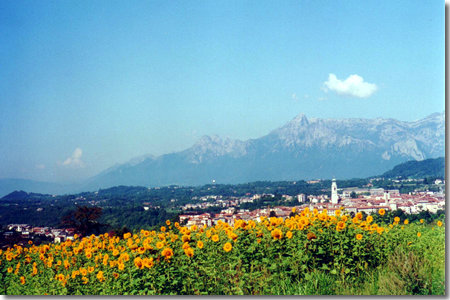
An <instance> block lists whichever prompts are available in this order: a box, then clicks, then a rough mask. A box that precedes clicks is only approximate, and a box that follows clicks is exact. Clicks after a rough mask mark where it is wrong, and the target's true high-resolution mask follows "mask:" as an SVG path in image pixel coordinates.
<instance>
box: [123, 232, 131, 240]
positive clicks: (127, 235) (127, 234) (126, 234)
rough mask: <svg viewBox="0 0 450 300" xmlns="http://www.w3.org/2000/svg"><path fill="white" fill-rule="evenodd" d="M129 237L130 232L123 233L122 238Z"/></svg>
mask: <svg viewBox="0 0 450 300" xmlns="http://www.w3.org/2000/svg"><path fill="white" fill-rule="evenodd" d="M129 237H131V232H127V233H125V234H124V235H123V239H124V240H126V239H128V238H129Z"/></svg>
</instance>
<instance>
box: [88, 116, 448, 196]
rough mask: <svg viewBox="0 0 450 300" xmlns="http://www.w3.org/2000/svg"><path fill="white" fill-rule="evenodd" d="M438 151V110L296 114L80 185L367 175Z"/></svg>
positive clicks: (441, 142) (441, 141)
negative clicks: (406, 117)
mask: <svg viewBox="0 0 450 300" xmlns="http://www.w3.org/2000/svg"><path fill="white" fill-rule="evenodd" d="M444 155H445V116H444V113H435V114H432V115H430V116H428V117H426V118H424V119H422V120H419V121H415V122H403V121H398V120H394V119H380V118H378V119H319V118H310V119H308V118H307V117H306V116H305V115H303V114H300V115H298V116H297V117H295V118H294V119H293V120H292V121H290V122H288V123H287V124H286V125H284V126H283V127H281V128H278V129H275V130H274V131H272V132H270V133H269V134H268V135H266V136H263V137H261V138H258V139H251V140H247V141H240V140H232V139H228V138H220V137H218V136H212V137H210V136H204V137H202V138H201V139H200V140H199V141H198V142H197V143H196V144H195V145H194V146H192V147H191V148H189V149H186V150H184V151H181V152H176V153H171V154H165V155H162V156H159V157H151V156H149V157H143V158H139V159H137V160H135V161H133V162H130V163H127V164H123V165H116V166H114V167H113V168H111V169H108V170H106V171H104V172H102V173H101V174H99V175H97V176H95V177H93V178H91V179H90V180H88V181H87V182H86V184H85V185H84V186H83V188H84V189H86V190H92V189H97V188H105V187H111V186H116V185H142V186H161V185H169V184H180V185H200V184H205V183H210V182H211V181H212V180H216V182H217V183H240V182H250V181H257V180H298V179H308V178H331V177H336V178H338V179H345V178H355V177H368V176H373V175H379V174H382V173H384V172H385V171H387V170H389V169H391V168H392V167H394V166H395V165H397V164H399V163H402V162H405V161H408V160H412V159H413V160H424V159H427V158H435V157H439V156H444Z"/></svg>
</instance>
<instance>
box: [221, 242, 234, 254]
mask: <svg viewBox="0 0 450 300" xmlns="http://www.w3.org/2000/svg"><path fill="white" fill-rule="evenodd" d="M231 249H233V246H232V245H231V243H225V245H223V250H225V252H230V251H231Z"/></svg>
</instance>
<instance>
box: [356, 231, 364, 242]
mask: <svg viewBox="0 0 450 300" xmlns="http://www.w3.org/2000/svg"><path fill="white" fill-rule="evenodd" d="M362 238H363V236H362V234H361V233H358V234H357V235H356V239H357V240H358V241H360V240H362Z"/></svg>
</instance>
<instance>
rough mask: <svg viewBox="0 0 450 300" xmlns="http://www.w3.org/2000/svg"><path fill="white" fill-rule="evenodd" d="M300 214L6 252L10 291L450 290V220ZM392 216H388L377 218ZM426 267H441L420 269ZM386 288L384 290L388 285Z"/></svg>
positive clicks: (0, 264) (2, 262)
mask: <svg viewBox="0 0 450 300" xmlns="http://www.w3.org/2000/svg"><path fill="white" fill-rule="evenodd" d="M293 212H294V214H293V216H292V217H290V218H287V219H284V220H283V219H282V218H276V217H271V218H264V217H262V218H260V219H259V220H255V221H242V220H237V221H236V222H235V224H234V226H230V225H228V224H227V223H219V224H217V225H216V226H214V227H206V226H205V227H197V226H192V227H189V228H188V227H184V226H180V224H178V223H173V224H172V223H171V222H170V221H166V224H165V226H162V227H161V228H160V230H158V231H148V230H141V231H140V232H136V233H134V234H132V233H126V234H124V235H123V236H120V237H119V236H109V235H108V234H102V235H99V236H88V237H83V238H75V240H73V241H70V240H69V241H66V242H63V243H59V244H47V245H40V246H36V245H33V244H32V243H31V242H30V243H29V246H28V247H21V246H15V247H13V248H11V249H7V250H6V251H3V252H0V289H1V290H0V292H1V294H6V295H28V294H33V295H45V294H54V295H55V294H56V295H66V294H69V295H81V294H83V295H149V294H158V295H166V294H210V295H218V294H234V295H241V294H247V295H249V294H316V293H322V294H327V293H331V294H333V293H352V294H353V293H355V294H380V293H381V294H383V293H386V294H391V293H394V294H395V293H399V294H402V293H422V294H423V293H425V294H431V293H441V292H442V291H443V290H444V288H442V285H443V284H444V282H445V275H443V274H445V270H444V265H445V261H444V260H443V259H445V229H444V227H445V226H443V224H442V221H437V222H434V223H433V224H425V223H426V222H424V221H423V220H420V221H418V222H415V223H409V222H408V220H407V219H405V220H400V219H399V218H398V217H397V218H395V219H394V218H392V220H391V221H390V222H389V223H387V224H386V223H382V224H377V223H375V222H374V217H373V216H367V217H363V215H362V214H361V213H358V214H356V215H355V216H354V217H353V218H352V217H350V216H349V215H348V214H346V213H345V212H344V211H342V212H341V211H337V212H336V214H335V215H333V216H330V215H328V214H327V211H326V210H324V211H321V212H319V211H317V210H316V209H314V210H309V209H308V208H306V209H304V210H302V211H295V209H293ZM385 214H386V212H385V211H384V210H382V209H381V210H380V211H379V212H378V215H377V216H375V218H377V217H378V216H383V215H385ZM386 216H387V215H386ZM386 216H385V217H386ZM0 251H1V250H0ZM411 255H412V256H411ZM419 255H421V256H420V257H419ZM436 256H439V257H436ZM419 258H420V259H419ZM424 259H428V260H430V262H434V264H430V265H432V266H435V267H436V268H435V269H424V268H425V267H426V266H425V267H424V266H422V269H421V266H420V265H417V266H416V265H415V264H420V263H421V262H422V263H423V260H424ZM396 260H398V262H396ZM404 261H407V262H408V264H411V269H407V270H403V269H399V270H397V271H398V276H397V277H395V278H394V277H393V278H390V277H387V276H392V274H394V273H395V272H394V273H392V272H391V271H392V270H387V269H386V268H387V267H389V268H392V267H395V266H396V265H399V267H401V266H404V265H405V264H404V263H402V262H404ZM402 272H407V273H413V278H412V279H411V280H412V281H411V280H409V279H408V278H409V277H408V276H409V275H410V274H406V275H408V276H406V277H408V278H406V277H405V278H406V279H405V278H403V277H402V276H403V275H405V274H402ZM416 273H417V274H416ZM422 273H424V274H422ZM394 275H395V274H394ZM414 276H415V277H414ZM421 276H422V277H421ZM427 276H428V277H427ZM443 276H444V277H443ZM358 278H359V281H358ZM361 278H363V279H361ZM416 279H417V280H416ZM395 280H398V282H397V283H396V286H398V285H400V288H402V289H401V290H396V291H390V290H386V286H385V285H389V283H391V284H392V282H394V283H395ZM408 280H409V281H408ZM415 280H416V281H417V282H416V281H415ZM362 281H365V282H366V283H364V284H363V283H362ZM384 281H386V284H384V285H383V286H384V288H385V289H384V290H383V289H380V287H379V285H380V284H382V283H383V282H384ZM349 282H351V283H352V285H350V286H349V285H348V283H349ZM358 282H360V283H361V284H362V285H361V286H359V287H358ZM367 282H372V283H370V284H369V285H368V284H367ZM402 282H403V284H404V286H403V287H402V285H401V284H402ZM410 286H412V287H410ZM343 288H344V289H343Z"/></svg>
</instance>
